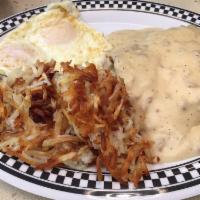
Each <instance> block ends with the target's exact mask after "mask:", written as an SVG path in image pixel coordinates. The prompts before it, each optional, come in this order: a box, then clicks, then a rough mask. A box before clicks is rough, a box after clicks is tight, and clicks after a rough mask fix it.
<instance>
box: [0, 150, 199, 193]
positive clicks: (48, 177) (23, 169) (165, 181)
mask: <svg viewBox="0 0 200 200" xmlns="http://www.w3.org/2000/svg"><path fill="white" fill-rule="evenodd" d="M0 162H1V163H4V164H5V165H6V166H7V167H10V168H13V169H15V170H17V171H19V172H20V173H24V174H26V175H29V176H32V177H34V178H37V179H40V180H44V181H48V182H51V183H54V184H62V185H64V186H72V187H77V188H87V189H107V190H131V189H136V188H134V186H133V184H132V183H128V184H127V185H123V184H120V183H119V182H117V181H116V180H114V179H113V178H112V177H111V176H110V174H107V173H105V174H104V178H103V181H98V180H97V175H96V173H95V172H87V171H77V170H73V169H65V168H53V169H52V170H47V171H41V170H36V169H34V168H33V167H31V166H30V165H28V164H26V163H24V162H22V161H20V160H18V159H17V158H15V157H9V156H8V155H6V154H4V153H2V152H0ZM196 179H200V158H199V159H197V160H195V161H191V162H190V163H185V164H181V165H180V166H174V167H171V168H168V169H163V170H162V169H161V170H154V171H150V173H149V175H148V176H145V177H144V178H143V179H142V180H141V181H140V184H139V187H138V188H137V190H138V189H149V188H160V187H167V186H171V185H177V184H179V185H180V184H182V183H184V182H188V181H192V180H196Z"/></svg>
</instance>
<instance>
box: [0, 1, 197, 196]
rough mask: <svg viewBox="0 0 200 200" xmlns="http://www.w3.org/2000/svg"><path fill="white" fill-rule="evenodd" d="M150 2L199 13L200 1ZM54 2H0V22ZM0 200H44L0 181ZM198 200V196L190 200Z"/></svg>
mask: <svg viewBox="0 0 200 200" xmlns="http://www.w3.org/2000/svg"><path fill="white" fill-rule="evenodd" d="M148 1H151V2H157V3H164V4H168V5H173V6H177V7H181V8H184V9H187V10H192V11H194V12H197V13H200V0H148ZM49 2H55V0H0V20H1V19H2V18H5V17H7V16H9V15H13V14H15V13H18V12H20V11H24V10H28V9H31V8H34V7H37V6H42V5H45V4H47V3H49ZM0 200H46V199H45V198H42V197H38V196H36V195H33V194H30V193H27V192H24V191H22V190H19V189H17V188H14V187H12V186H10V185H8V184H7V183H4V182H3V181H0ZM190 200H200V196H198V197H193V198H190Z"/></svg>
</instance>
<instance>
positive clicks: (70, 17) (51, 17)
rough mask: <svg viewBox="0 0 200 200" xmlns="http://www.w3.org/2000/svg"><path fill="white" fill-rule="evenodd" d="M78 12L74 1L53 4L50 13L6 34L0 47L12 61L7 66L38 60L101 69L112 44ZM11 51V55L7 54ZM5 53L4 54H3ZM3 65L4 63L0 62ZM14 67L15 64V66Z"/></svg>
mask: <svg viewBox="0 0 200 200" xmlns="http://www.w3.org/2000/svg"><path fill="white" fill-rule="evenodd" d="M78 16H79V12H78V11H77V9H76V7H75V6H74V5H73V3H72V2H71V1H64V2H60V3H53V4H50V5H49V6H48V8H47V11H46V12H44V13H42V14H39V15H37V16H34V17H32V18H31V19H30V20H28V21H27V22H25V23H23V24H22V25H21V26H19V27H18V28H17V29H16V30H14V31H12V32H11V33H9V34H7V36H6V38H5V39H4V41H3V44H2V45H1V44H0V54H2V53H1V52H2V51H3V52H4V54H6V55H7V56H8V57H12V58H11V59H9V61H8V62H10V64H9V63H8V62H7V63H6V67H7V66H8V65H10V66H11V65H13V63H15V61H16V59H17V62H21V63H23V64H22V66H23V65H27V62H29V64H30V65H31V64H32V62H34V61H35V60H36V59H38V60H42V61H49V60H51V59H54V60H55V61H56V62H57V63H58V66H59V63H60V62H66V61H71V62H72V64H76V65H83V66H84V65H85V64H87V63H94V64H95V65H97V67H98V66H102V65H103V63H104V62H105V60H106V59H105V58H106V52H107V51H108V50H109V49H110V44H109V43H108V42H107V40H106V39H105V38H104V36H103V34H102V33H98V32H96V31H95V30H94V29H92V28H90V27H89V26H88V25H86V24H85V23H84V22H82V21H80V20H79V19H78ZM5 46H7V47H6V48H8V49H9V48H11V49H12V51H11V53H9V52H7V50H5ZM2 49H3V50H2ZM0 62H2V61H1V60H0ZM14 65H15V64H14Z"/></svg>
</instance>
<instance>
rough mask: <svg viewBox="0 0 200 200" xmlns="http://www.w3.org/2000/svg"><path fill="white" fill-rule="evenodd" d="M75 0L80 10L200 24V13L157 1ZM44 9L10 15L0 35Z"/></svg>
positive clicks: (0, 24) (1, 25)
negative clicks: (148, 15)
mask: <svg viewBox="0 0 200 200" xmlns="http://www.w3.org/2000/svg"><path fill="white" fill-rule="evenodd" d="M74 2H75V4H76V6H77V8H78V9H79V10H80V11H87V10H94V9H95V10H99V9H100V10H106V9H109V10H110V9H112V10H118V9H122V10H129V11H130V10H131V11H140V12H149V13H154V14H159V15H164V16H168V17H173V18H176V19H179V20H182V21H186V22H188V23H191V24H195V25H197V26H200V14H197V13H193V12H190V11H187V10H183V9H180V8H176V7H171V6H167V5H162V4H157V3H150V2H145V1H133V0H132V1H131V0H124V1H111V0H109V1H106V0H102V1H74ZM44 10H45V7H41V8H37V9H34V10H30V11H27V12H24V13H20V14H18V15H16V16H13V17H10V18H8V19H7V20H4V21H2V22H0V36H1V35H3V34H5V33H6V32H8V31H10V30H12V29H14V28H15V27H16V26H18V25H19V24H21V23H22V22H24V21H26V20H27V19H29V18H30V17H31V16H33V15H37V14H39V13H41V12H44Z"/></svg>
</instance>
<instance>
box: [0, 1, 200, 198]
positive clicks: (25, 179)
mask: <svg viewBox="0 0 200 200" xmlns="http://www.w3.org/2000/svg"><path fill="white" fill-rule="evenodd" d="M75 4H76V5H77V7H78V9H79V10H80V12H81V17H82V19H83V20H84V21H85V22H87V23H88V24H89V25H90V26H92V27H94V28H96V29H97V30H98V31H101V32H103V33H105V34H108V33H110V32H112V31H116V30H120V29H141V28H145V27H161V28H169V27H175V26H180V25H187V24H194V25H196V26H200V15H199V14H196V13H192V12H189V11H186V10H182V9H179V8H175V7H170V6H166V5H161V4H155V3H149V2H146V1H132V0H127V1H109V0H107V1H75ZM44 10H45V7H41V8H36V9H33V10H30V11H27V12H23V13H20V14H17V15H15V16H12V17H9V18H7V19H5V20H3V21H1V22H0V37H2V36H3V35H5V34H6V33H8V32H9V31H11V30H12V29H14V28H16V27H17V26H18V25H19V24H21V23H22V22H23V21H24V20H27V19H28V18H30V17H31V16H32V15H36V14H39V13H41V12H44ZM150 169H151V171H150V174H149V175H148V176H146V177H144V179H143V180H141V182H140V185H139V187H138V188H134V186H133V184H132V183H128V185H127V186H125V185H122V184H120V183H119V182H116V181H115V180H114V179H113V178H112V177H111V176H110V175H109V174H108V173H106V172H105V173H104V180H103V181H97V176H96V172H95V170H94V169H88V170H87V171H78V170H74V169H68V168H54V169H52V170H49V171H39V170H36V169H34V168H33V167H31V166H30V165H28V164H26V163H23V162H22V161H20V160H18V159H17V158H15V157H10V156H9V155H6V154H4V153H2V152H0V178H1V179H2V180H4V181H6V182H8V183H9V184H11V185H14V186H15V187H18V188H21V189H23V190H26V191H28V192H31V193H34V194H37V195H41V196H44V197H48V198H52V199H59V200H62V199H65V200H66V199H70V198H73V199H74V200H76V199H79V198H81V199H83V200H84V199H88V198H90V199H91V198H92V199H93V198H94V199H96V198H102V197H107V198H114V199H130V198H132V199H169V198H172V199H182V198H186V197H191V196H195V195H198V194H200V157H196V158H191V159H189V160H184V161H181V162H177V163H168V164H162V165H155V166H150Z"/></svg>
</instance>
